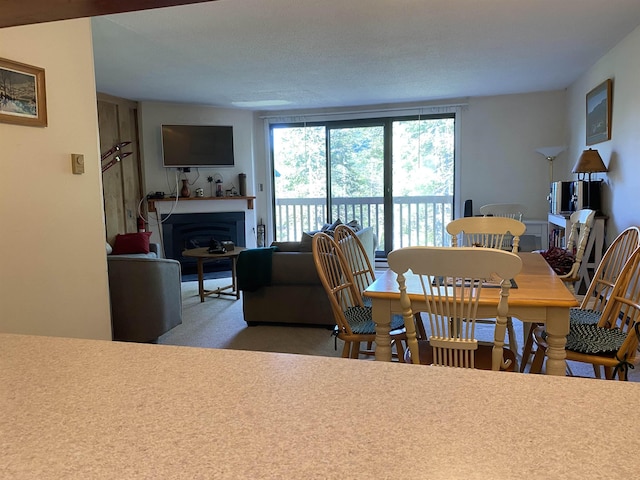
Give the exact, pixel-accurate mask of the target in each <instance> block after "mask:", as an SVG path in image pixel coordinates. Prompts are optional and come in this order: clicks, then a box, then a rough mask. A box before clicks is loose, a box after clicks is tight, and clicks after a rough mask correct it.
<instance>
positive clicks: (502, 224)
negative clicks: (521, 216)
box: [446, 217, 527, 253]
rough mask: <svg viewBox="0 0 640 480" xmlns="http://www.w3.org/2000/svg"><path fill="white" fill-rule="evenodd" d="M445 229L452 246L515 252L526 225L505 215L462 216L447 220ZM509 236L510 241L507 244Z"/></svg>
mask: <svg viewBox="0 0 640 480" xmlns="http://www.w3.org/2000/svg"><path fill="white" fill-rule="evenodd" d="M446 229H447V233H448V234H449V235H451V245H452V246H454V247H464V246H466V247H486V248H498V249H507V250H510V251H512V252H514V253H515V252H517V251H518V246H519V244H520V237H521V236H522V235H524V232H525V231H526V230H527V226H526V225H525V224H524V223H522V222H521V221H519V220H516V219H514V218H507V217H463V218H457V219H455V220H452V221H451V222H449V223H448V224H447V227H446ZM510 238H511V239H512V242H511V245H508V243H507V242H508V240H509V239H510ZM505 240H506V242H505Z"/></svg>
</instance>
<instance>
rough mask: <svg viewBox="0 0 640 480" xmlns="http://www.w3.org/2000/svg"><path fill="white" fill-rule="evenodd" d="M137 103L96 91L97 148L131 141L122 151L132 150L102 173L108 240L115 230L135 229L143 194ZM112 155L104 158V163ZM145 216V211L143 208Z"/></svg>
mask: <svg viewBox="0 0 640 480" xmlns="http://www.w3.org/2000/svg"><path fill="white" fill-rule="evenodd" d="M136 119H137V104H136V103H135V102H132V101H130V100H126V99H122V98H117V97H112V96H109V95H104V94H100V93H99V94H98V126H99V130H100V152H101V154H104V153H105V152H107V151H109V150H110V149H111V148H112V147H113V146H114V145H116V144H118V143H121V142H131V144H130V145H127V146H125V147H123V149H122V151H123V152H133V154H132V155H130V156H128V157H125V158H123V159H122V160H121V161H120V162H118V163H116V164H115V165H113V166H112V167H110V168H109V169H108V170H106V171H105V172H104V173H103V174H102V183H103V190H104V210H105V222H106V231H107V241H109V242H110V243H112V244H113V241H114V239H115V236H116V235H117V234H118V233H132V232H135V231H137V217H138V202H139V201H140V199H141V196H142V193H141V192H142V176H141V172H142V168H141V159H140V155H139V150H138V125H137V120H136ZM112 158H113V155H112V156H111V157H109V158H107V159H105V160H104V162H103V165H105V164H107V163H108V162H109V160H111V159H112ZM143 214H144V215H145V216H146V213H145V212H143Z"/></svg>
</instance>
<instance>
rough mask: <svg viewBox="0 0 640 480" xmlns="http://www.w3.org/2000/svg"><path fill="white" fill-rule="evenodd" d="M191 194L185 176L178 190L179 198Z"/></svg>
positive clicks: (187, 196)
mask: <svg viewBox="0 0 640 480" xmlns="http://www.w3.org/2000/svg"><path fill="white" fill-rule="evenodd" d="M190 196H191V190H189V180H187V179H186V178H185V179H184V180H182V189H181V190H180V197H181V198H189V197H190Z"/></svg>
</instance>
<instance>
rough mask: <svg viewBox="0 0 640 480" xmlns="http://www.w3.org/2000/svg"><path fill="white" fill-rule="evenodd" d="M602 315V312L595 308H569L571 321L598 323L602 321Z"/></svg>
mask: <svg viewBox="0 0 640 480" xmlns="http://www.w3.org/2000/svg"><path fill="white" fill-rule="evenodd" d="M601 315H602V312H596V311H595V310H589V309H587V310H582V309H580V308H572V309H570V310H569V322H570V323H583V324H584V323H590V324H596V323H598V322H599V321H600V316H601Z"/></svg>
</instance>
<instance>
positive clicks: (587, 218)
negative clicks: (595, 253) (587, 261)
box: [561, 208, 596, 289]
mask: <svg viewBox="0 0 640 480" xmlns="http://www.w3.org/2000/svg"><path fill="white" fill-rule="evenodd" d="M595 218H596V212H595V211H594V210H590V209H588V208H584V209H582V210H578V211H575V212H573V213H572V214H571V217H569V221H570V222H571V231H570V233H569V237H568V238H567V243H566V249H567V250H568V251H569V252H574V259H573V265H572V266H571V270H570V271H569V273H567V274H565V275H561V278H562V279H563V280H564V281H565V282H567V283H568V284H570V288H571V289H572V288H573V282H576V281H578V280H579V279H580V266H581V264H582V257H583V256H584V251H585V249H586V248H587V243H588V242H589V234H590V233H591V229H592V228H593V222H594V221H595Z"/></svg>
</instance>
